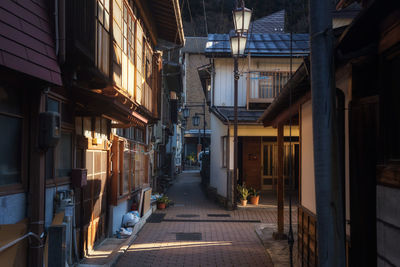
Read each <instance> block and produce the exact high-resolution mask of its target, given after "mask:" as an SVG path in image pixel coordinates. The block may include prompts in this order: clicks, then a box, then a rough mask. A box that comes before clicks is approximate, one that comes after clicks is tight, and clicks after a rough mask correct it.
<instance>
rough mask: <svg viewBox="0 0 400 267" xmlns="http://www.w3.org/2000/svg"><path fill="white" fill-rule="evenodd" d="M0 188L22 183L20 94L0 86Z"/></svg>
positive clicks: (18, 91)
mask: <svg viewBox="0 0 400 267" xmlns="http://www.w3.org/2000/svg"><path fill="white" fill-rule="evenodd" d="M0 129H2V130H1V135H0V136H1V138H0V147H1V149H2V153H0V186H4V185H12V184H19V183H21V182H22V170H21V161H22V129H23V116H22V93H21V92H20V90H17V89H14V88H8V87H3V86H0Z"/></svg>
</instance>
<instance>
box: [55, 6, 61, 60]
mask: <svg viewBox="0 0 400 267" xmlns="http://www.w3.org/2000/svg"><path fill="white" fill-rule="evenodd" d="M54 29H55V34H56V55H57V56H58V50H59V42H60V38H59V29H58V0H54Z"/></svg>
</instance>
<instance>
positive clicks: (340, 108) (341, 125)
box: [336, 88, 346, 229]
mask: <svg viewBox="0 0 400 267" xmlns="http://www.w3.org/2000/svg"><path fill="white" fill-rule="evenodd" d="M336 109H337V124H338V145H339V158H338V159H339V161H338V164H339V182H340V181H341V184H339V185H340V187H341V189H342V193H343V194H342V201H343V218H346V197H345V192H346V188H345V184H346V182H345V180H346V178H345V177H346V174H345V165H346V163H345V112H344V110H345V95H344V93H343V91H342V90H340V89H338V88H336ZM343 227H344V228H345V229H346V220H345V219H344V220H343Z"/></svg>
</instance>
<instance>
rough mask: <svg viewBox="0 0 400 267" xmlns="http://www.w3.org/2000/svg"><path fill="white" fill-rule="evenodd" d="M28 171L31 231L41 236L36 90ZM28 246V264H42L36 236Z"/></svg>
mask: <svg viewBox="0 0 400 267" xmlns="http://www.w3.org/2000/svg"><path fill="white" fill-rule="evenodd" d="M30 97H31V98H30V99H31V100H32V101H31V106H30V121H31V128H30V129H29V130H30V136H29V138H30V156H31V159H30V162H29V164H30V168H29V169H30V171H29V195H30V198H29V209H30V225H29V229H30V231H31V232H33V233H35V234H37V235H38V236H41V235H42V233H43V231H44V219H45V218H44V206H45V200H44V196H45V180H44V175H45V170H44V155H45V154H44V151H42V150H40V149H39V147H38V140H39V138H38V136H39V112H40V111H43V110H44V105H41V102H42V97H41V94H40V93H38V92H36V91H35V92H34V91H31V93H30ZM31 240H32V242H31V243H30V247H29V263H30V266H42V265H43V246H41V245H40V244H39V242H38V241H37V240H36V238H32V239H31Z"/></svg>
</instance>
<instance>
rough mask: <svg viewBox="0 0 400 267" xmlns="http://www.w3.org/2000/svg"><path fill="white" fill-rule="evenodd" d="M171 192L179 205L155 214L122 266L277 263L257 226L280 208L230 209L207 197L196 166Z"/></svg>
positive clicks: (118, 264)
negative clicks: (269, 252) (269, 253)
mask: <svg viewBox="0 0 400 267" xmlns="http://www.w3.org/2000/svg"><path fill="white" fill-rule="evenodd" d="M167 195H168V197H169V198H170V199H171V200H172V201H173V202H174V205H172V206H171V207H169V208H167V209H166V210H165V211H162V212H161V211H157V212H156V213H154V214H153V216H155V217H153V218H150V221H148V222H147V223H146V225H145V226H144V227H143V229H142V230H141V232H139V234H138V237H137V239H136V240H135V241H134V243H133V244H132V245H131V246H130V247H129V249H128V250H127V252H126V253H125V254H124V255H123V256H122V257H121V258H120V260H119V261H118V263H117V266H131V265H132V263H133V262H134V263H135V264H134V265H135V266H273V265H272V262H271V259H270V257H269V256H268V254H267V253H266V250H265V249H264V247H263V245H262V244H261V241H260V240H259V238H258V236H257V235H256V233H255V226H256V225H257V224H259V223H274V222H276V208H275V209H272V208H269V209H245V210H244V209H239V210H235V211H226V210H225V209H223V208H221V207H219V206H218V205H217V204H215V203H212V202H211V201H209V200H208V199H207V198H206V197H205V195H204V193H203V191H202V190H201V186H200V174H199V173H198V172H195V171H191V172H184V173H182V174H180V175H179V176H178V177H177V179H176V182H175V183H174V185H173V186H172V187H171V188H170V189H169V191H168V192H167ZM164 215H165V217H163V218H162V219H160V218H157V217H159V216H164ZM157 219H160V220H159V221H157Z"/></svg>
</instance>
